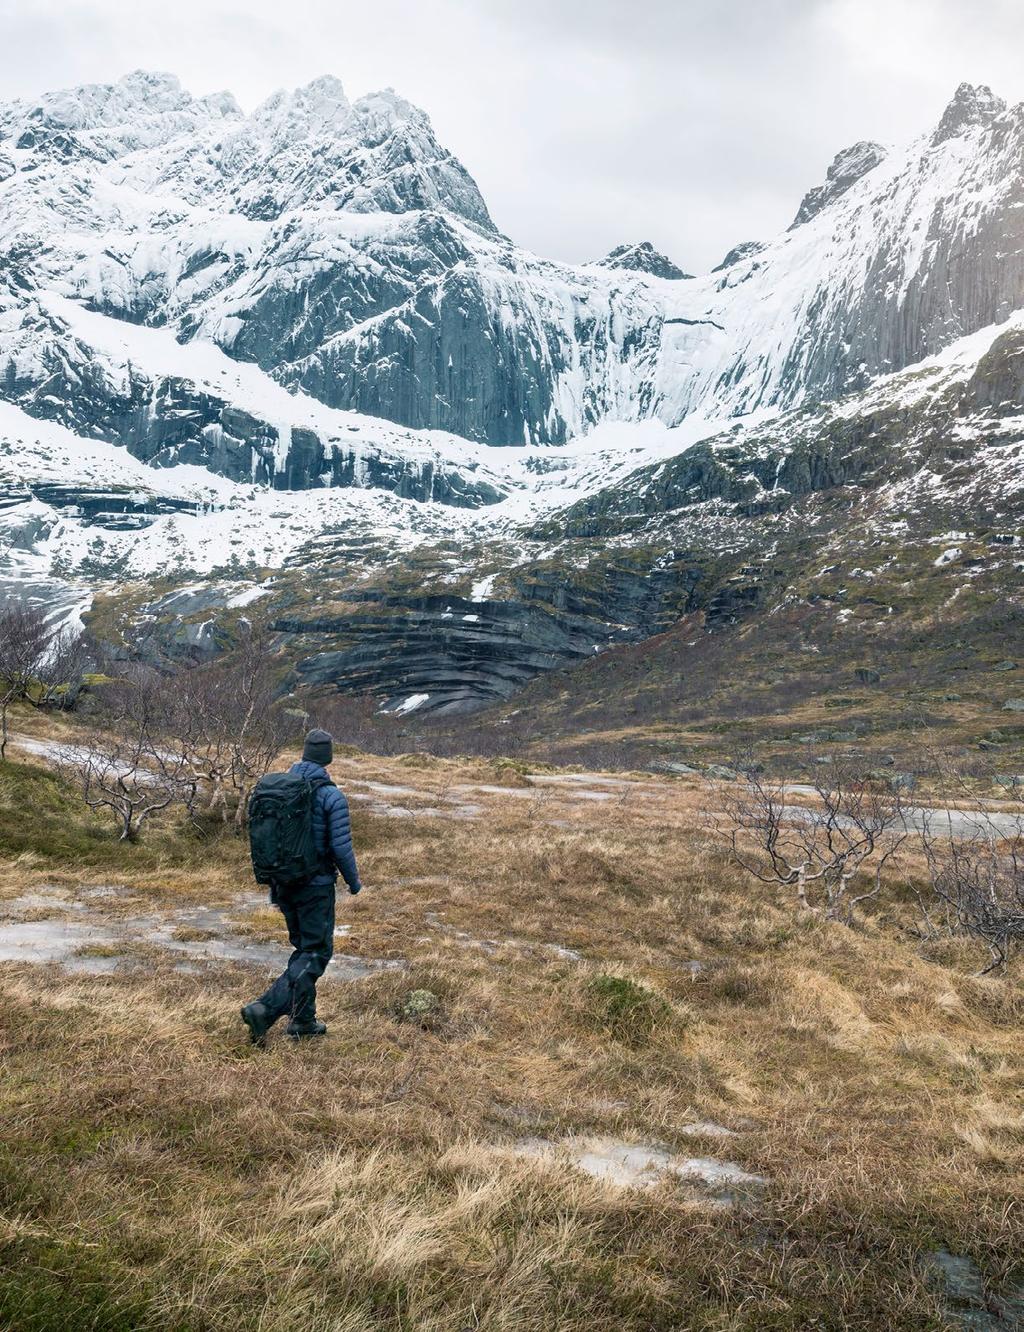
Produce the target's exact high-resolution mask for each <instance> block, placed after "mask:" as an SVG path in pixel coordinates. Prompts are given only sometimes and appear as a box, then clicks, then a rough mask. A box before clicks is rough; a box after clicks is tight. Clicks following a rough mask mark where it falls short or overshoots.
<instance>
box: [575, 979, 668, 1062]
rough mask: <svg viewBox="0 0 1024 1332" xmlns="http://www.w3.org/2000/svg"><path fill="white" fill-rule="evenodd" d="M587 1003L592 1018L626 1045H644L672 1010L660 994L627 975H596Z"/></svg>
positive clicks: (587, 996) (591, 982)
mask: <svg viewBox="0 0 1024 1332" xmlns="http://www.w3.org/2000/svg"><path fill="white" fill-rule="evenodd" d="M586 1003H587V1013H588V1016H589V1017H590V1019H591V1020H592V1022H593V1023H594V1024H595V1025H596V1026H597V1027H598V1028H599V1029H600V1030H602V1031H604V1032H607V1033H608V1035H609V1036H612V1037H613V1038H614V1039H615V1040H617V1041H623V1042H624V1043H625V1044H627V1045H642V1044H643V1043H644V1042H645V1041H647V1040H648V1039H649V1038H650V1037H651V1035H652V1033H653V1032H654V1029H655V1028H656V1027H657V1026H658V1025H659V1024H661V1023H663V1022H665V1021H666V1020H667V1018H668V1017H669V1016H670V1014H671V1009H670V1008H669V1006H668V1004H667V1003H666V1002H665V1000H664V999H662V998H661V996H660V995H657V994H655V993H654V991H653V990H650V989H648V988H647V986H646V985H642V984H640V982H639V981H634V980H630V978H629V977H628V976H607V975H604V976H595V977H594V979H593V980H591V981H590V982H589V984H588V985H587V989H586Z"/></svg>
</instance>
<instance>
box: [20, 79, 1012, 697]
mask: <svg viewBox="0 0 1024 1332" xmlns="http://www.w3.org/2000/svg"><path fill="white" fill-rule="evenodd" d="M801 213H803V214H804V216H803V217H802V220H800V223H799V225H798V226H795V227H794V228H791V229H790V231H788V232H785V233H782V235H780V236H778V237H775V238H774V239H772V240H770V241H768V242H746V243H744V244H742V245H740V246H736V247H734V248H733V249H732V250H731V251H730V252H729V253H728V254H727V255H726V257H725V259H724V260H723V262H722V263H721V264H719V265H717V266H716V268H715V269H714V270H713V271H712V272H711V273H709V274H704V275H701V276H697V277H689V276H687V275H685V274H684V273H683V272H682V270H681V269H678V267H677V266H675V265H674V264H672V263H671V261H670V260H667V259H666V258H665V257H664V256H662V255H659V254H658V253H657V252H656V251H654V249H653V246H651V245H650V244H649V243H648V242H643V243H640V244H626V245H623V246H620V247H618V248H617V250H615V251H613V252H612V255H611V256H608V257H607V258H606V259H604V260H601V261H598V262H597V263H593V264H583V265H576V266H573V265H565V264H558V263H555V262H553V261H548V260H545V259H542V258H539V257H538V256H535V255H531V254H529V253H528V252H526V251H524V250H522V249H520V248H519V247H517V246H516V245H515V244H514V243H513V242H512V241H511V240H509V239H508V238H507V237H505V236H502V235H501V233H500V232H498V231H497V229H496V228H495V227H494V224H493V221H492V220H491V219H490V215H489V213H488V212H487V208H486V204H485V203H484V201H483V199H482V197H481V196H480V194H479V191H478V190H477V188H476V185H475V183H474V182H473V181H472V179H471V177H469V175H468V173H466V172H465V170H464V168H463V167H462V166H461V164H460V163H459V162H458V161H457V159H456V158H454V157H453V156H452V155H451V154H450V153H449V152H448V151H447V150H446V149H444V148H443V147H442V146H441V145H440V144H439V143H438V142H437V140H436V138H435V137H434V135H433V131H432V128H431V126H430V121H429V117H427V116H426V115H425V113H423V112H421V111H419V110H418V109H417V108H415V107H413V106H411V105H410V104H409V103H407V102H405V101H404V100H403V99H402V98H401V97H399V96H398V94H396V93H393V92H391V91H390V90H389V91H387V92H384V93H380V94H371V95H370V96H369V97H366V98H360V99H358V100H357V101H356V102H354V103H350V102H349V100H348V98H347V96H346V95H345V92H344V88H343V86H342V85H341V83H340V81H338V80H336V79H333V78H330V77H326V78H324V79H320V80H315V81H314V82H313V83H311V84H309V85H307V86H306V87H305V88H302V89H298V90H295V91H293V92H291V93H284V92H283V93H279V94H275V95H273V96H272V97H271V98H269V99H267V101H265V102H264V103H263V104H262V105H261V106H260V107H259V108H257V109H256V111H254V112H253V113H251V114H250V115H246V114H245V113H244V112H242V111H241V110H240V109H239V108H238V106H237V103H235V102H234V99H233V98H231V97H230V95H228V94H215V95H212V96H211V97H208V98H199V99H196V98H192V97H191V96H190V95H189V94H188V93H186V92H185V91H184V90H183V89H181V86H180V84H179V83H178V82H177V80H176V79H175V78H174V77H173V76H172V75H147V74H144V73H141V72H140V73H136V74H134V75H130V76H126V79H124V80H121V81H120V83H119V84H116V85H108V86H106V87H104V88H99V89H97V88H95V87H93V88H89V89H84V90H79V92H78V94H75V93H65V94H55V95H52V96H51V97H49V98H44V99H41V101H40V103H39V104H38V105H37V106H27V105H26V104H23V103H21V104H7V105H6V106H0V402H2V403H4V406H3V410H2V411H0V491H2V496H0V564H2V566H3V567H0V592H2V590H3V587H4V586H16V585H18V584H19V583H21V584H22V585H23V586H25V587H27V588H29V589H31V588H32V587H36V588H40V589H43V588H45V589H46V595H48V596H51V597H55V599H56V602H59V604H60V606H61V607H62V608H63V609H62V611H61V613H65V611H68V613H71V614H73V615H75V616H83V615H84V616H85V618H86V620H87V622H88V624H89V629H90V632H91V633H93V634H95V635H96V636H98V637H103V636H105V635H106V636H108V637H109V636H111V635H112V636H113V638H114V639H117V640H118V641H121V642H122V643H123V644H125V643H127V642H130V641H139V637H138V632H137V631H138V629H139V626H142V625H147V626H148V627H149V631H152V633H155V634H156V635H157V638H158V639H159V640H160V641H161V642H163V644H164V647H165V649H166V650H168V651H171V652H172V653H177V654H181V653H184V654H185V655H188V654H189V653H193V652H208V651H215V650H221V649H222V648H223V646H224V645H225V644H227V643H229V642H230V636H231V626H232V624H233V623H234V622H235V621H236V620H237V617H238V615H239V614H241V613H242V610H241V608H242V606H244V605H247V604H249V603H248V601H246V600H244V598H246V597H249V596H250V594H251V596H252V597H253V598H254V599H255V600H258V601H259V602H260V603H261V610H263V611H264V612H265V613H267V614H270V615H271V616H272V617H275V622H276V623H277V624H278V626H279V629H280V633H281V635H282V638H281V642H282V645H283V650H284V651H285V652H286V654H287V655H288V657H289V660H290V661H291V662H292V666H293V674H292V676H291V677H290V678H291V679H292V683H293V685H294V686H295V687H300V686H302V687H309V686H311V685H315V686H316V687H318V688H321V687H339V688H357V689H360V690H366V691H369V692H371V693H373V694H375V695H376V696H377V697H378V699H379V700H380V701H381V703H382V704H383V706H384V707H385V708H388V709H401V710H402V715H403V716H407V715H408V713H409V712H410V711H413V710H422V711H423V713H425V714H426V713H431V712H435V711H436V712H440V713H442V714H443V713H445V712H448V711H455V712H459V711H463V710H467V709H471V708H476V707H480V706H486V705H493V704H495V703H500V702H501V701H502V700H505V699H507V698H509V697H510V695H511V693H513V692H515V691H516V690H517V689H519V688H520V687H521V686H522V685H523V684H524V683H525V682H526V681H528V680H529V679H530V678H532V676H533V675H535V674H538V673H545V672H547V671H550V670H557V669H559V668H561V667H564V666H566V665H567V664H568V665H572V664H578V663H579V662H581V661H583V660H586V659H587V657H588V656H589V655H591V654H593V653H598V654H601V653H604V652H606V651H607V652H611V653H612V654H614V653H615V652H616V651H618V650H619V647H620V646H621V645H623V644H628V643H635V642H639V641H643V639H644V637H645V636H646V635H650V634H652V633H661V632H664V631H666V630H667V629H668V628H669V627H670V626H671V624H672V623H674V622H675V621H677V620H679V619H680V617H683V618H685V617H690V616H693V615H703V616H705V617H706V624H707V627H708V628H709V629H710V630H711V631H712V632H722V631H724V630H727V629H728V626H730V625H733V624H737V625H738V624H742V623H746V622H747V621H748V619H749V617H750V616H751V615H754V616H755V618H756V617H757V616H759V615H768V614H770V613H772V609H773V607H777V606H779V605H781V604H782V601H779V598H780V597H781V598H782V599H783V601H784V599H785V596H786V595H787V594H786V590H785V586H781V587H775V586H774V584H769V583H766V584H761V583H757V582H756V580H755V582H754V583H753V584H750V585H749V586H748V581H749V580H746V581H745V579H744V576H743V575H742V572H741V570H742V568H744V567H746V565H747V564H750V563H751V561H753V562H755V563H756V562H758V561H763V560H764V559H766V558H767V559H775V558H777V559H778V565H779V567H780V568H784V569H786V570H787V574H786V577H790V578H792V579H794V580H795V582H794V584H793V585H794V586H798V585H799V586H802V585H803V582H802V580H803V581H806V578H807V577H808V576H809V575H807V571H806V569H805V567H804V564H803V563H802V561H804V560H805V559H806V558H808V557H807V556H805V555H804V554H800V550H801V549H802V547H801V546H800V542H799V532H800V527H801V525H802V524H810V525H811V527H814V525H815V524H817V523H819V522H822V521H827V522H828V523H832V524H838V526H837V527H836V531H837V534H841V533H846V534H848V535H849V536H850V539H852V532H853V529H852V528H851V527H850V526H849V524H851V523H854V522H856V521H860V520H859V519H855V518H854V517H853V515H855V514H860V513H861V512H862V511H863V512H864V513H867V512H869V511H870V512H872V513H875V514H883V515H888V516H887V517H886V519H885V521H886V523H890V524H891V523H892V522H895V521H897V519H896V517H895V515H896V513H897V512H898V506H899V505H900V504H903V505H905V506H907V514H908V519H907V521H908V522H909V525H910V528H912V529H913V530H914V531H915V532H916V533H917V534H918V535H917V537H916V538H915V539H916V540H920V541H922V542H926V541H927V540H928V539H929V538H928V532H929V531H930V530H931V529H930V527H929V524H931V523H934V524H938V525H941V524H945V527H947V528H948V527H949V526H950V519H949V517H948V515H949V514H950V513H951V512H952V511H954V510H955V509H956V507H957V506H958V505H959V506H960V507H961V508H962V510H963V513H964V514H965V515H968V514H969V515H973V517H972V519H971V521H977V522H978V523H979V524H990V523H991V522H993V521H996V519H997V518H998V515H999V513H1002V518H1000V519H999V521H1002V522H1006V523H1010V524H1011V525H1012V522H1013V521H1016V515H1017V514H1018V513H1019V509H1020V491H1021V487H1020V477H1019V470H1020V461H1019V445H1020V439H1021V430H1020V426H1019V420H1018V418H1019V417H1020V416H1021V414H1022V410H1024V409H1022V403H1021V395H1020V393H1019V370H1018V367H1019V365H1020V364H1021V360H1020V357H1021V352H1020V348H1019V344H1018V340H1017V322H1016V317H1017V313H1018V312H1019V310H1020V308H1021V305H1022V299H1021V292H1022V291H1024V108H1022V107H1012V108H1007V107H1006V105H1005V103H1003V102H1002V101H1001V100H1000V99H998V98H996V97H995V96H994V95H993V94H992V93H991V92H990V90H988V89H987V88H984V87H979V88H971V87H970V86H969V85H962V86H961V88H960V89H958V90H957V93H956V94H955V95H954V98H953V100H952V102H951V103H950V105H949V107H948V108H947V110H946V112H945V113H944V114H943V117H942V119H941V121H940V122H939V125H938V126H937V127H936V129H935V130H933V131H932V132H931V133H929V134H926V135H923V136H921V137H920V138H919V139H917V140H916V141H915V142H914V143H913V144H911V145H909V146H908V147H906V148H904V149H902V150H895V149H891V150H887V151H885V152H883V151H882V150H881V148H880V147H879V145H875V144H870V143H861V144H857V145H854V148H853V149H850V150H846V151H845V152H843V153H840V154H838V155H837V157H836V159H835V160H834V161H833V163H832V166H831V167H830V168H829V171H828V173H827V175H826V180H825V183H824V185H822V186H819V187H815V189H813V190H811V191H809V192H808V194H807V195H806V196H805V199H804V201H803V203H802V204H801V207H800V211H799V212H798V218H799V217H800V214H801ZM961 382H969V383H970V384H971V385H972V387H971V390H970V394H968V395H966V396H965V391H963V390H961V389H960V388H958V387H957V385H958V384H961ZM986 395H988V397H986ZM944 431H945V432H952V433H951V434H950V437H949V438H947V437H946V434H944ZM101 446H102V447H101ZM119 451H120V452H119ZM79 454H80V455H81V457H82V459H83V460H85V461H86V462H87V464H88V465H87V466H86V465H85V462H83V468H84V470H83V468H79V467H78V466H77V463H76V456H77V455H79ZM121 458H123V460H124V461H123V462H121V461H119V459H121ZM971 458H973V459H974V462H975V472H974V473H972V472H971V471H970V463H969V461H966V460H969V459H971ZM965 467H967V469H968V470H967V473H966V474H964V468H965ZM62 472H63V474H62ZM986 486H987V487H988V498H987V499H986V498H985V495H984V494H983V493H982V492H983V491H984V489H985V487H986ZM940 491H941V492H942V494H943V495H944V496H945V497H946V498H944V499H942V502H941V503H940V502H938V499H939V494H940ZM837 505H838V507H836V506H837ZM999 505H1002V506H1003V508H1002V510H1000V509H999ZM824 514H827V515H830V516H829V517H828V519H827V520H825V519H823V518H822V515H824ZM837 514H839V515H846V516H842V517H841V518H837V517H836V515H837ZM886 530H888V528H886ZM939 535H941V533H940V534H939ZM837 539H839V536H838V535H837ZM843 539H845V538H843ZM772 552H775V553H774V554H772ZM779 552H782V553H781V554H780V553H779ZM951 564H952V566H953V567H952V568H951V569H950V570H946V571H945V573H944V575H943V576H944V577H953V576H954V575H956V574H957V573H958V572H959V571H958V567H957V566H956V562H955V561H953V562H951ZM168 569H174V570H175V571H176V572H175V574H174V575H173V576H171V577H168V576H167V575H166V574H165V573H164V572H163V571H165V570H168ZM310 570H315V571H316V574H317V579H318V580H319V582H320V583H321V584H322V588H321V592H320V594H319V595H318V596H317V597H314V598H313V600H312V601H310V599H309V594H308V590H307V588H306V586H304V584H306V583H308V581H309V580H308V573H309V571H310ZM780 576H781V575H780ZM196 578H198V579H199V580H200V583H199V584H198V585H197V588H196V590H192V591H187V587H186V584H188V585H189V586H191V583H189V580H193V581H194V580H195V579H196ZM964 586H965V587H966V586H967V585H966V584H965V585H964ZM55 589H58V590H56V591H55ZM59 589H63V590H59ZM474 589H477V590H479V589H485V590H484V591H474ZM186 592H187V595H186ZM801 595H802V594H801ZM1011 595H1012V594H1011ZM239 597H242V598H243V601H242V602H238V600H237V599H238V598H239ZM56 602H55V604H56ZM332 604H346V605H352V606H358V607H359V608H360V609H359V611H358V614H356V613H355V612H353V623H354V624H355V625H357V626H358V632H356V631H355V630H354V631H353V633H351V634H350V633H346V632H343V622H342V621H339V619H338V617H337V615H336V614H334V613H333V612H330V611H329V609H325V608H328V607H329V606H330V605H332ZM69 608H70V609H69ZM90 608H91V609H90ZM119 625H120V626H121V627H120V628H118V626H119ZM132 625H134V626H135V628H134V629H133V628H131V626H132ZM413 626H415V633H413V632H412V627H413ZM125 629H127V633H125V632H124V631H125ZM147 641H148V640H147ZM617 645H619V646H617ZM417 663H418V664H417ZM411 698H415V699H417V700H420V701H419V702H417V703H416V705H415V709H412V708H410V707H407V706H406V705H407V704H408V700H409V699H411Z"/></svg>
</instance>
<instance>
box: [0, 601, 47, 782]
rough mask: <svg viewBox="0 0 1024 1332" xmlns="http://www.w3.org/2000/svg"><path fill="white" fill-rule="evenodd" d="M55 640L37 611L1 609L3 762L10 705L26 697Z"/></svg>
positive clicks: (21, 606)
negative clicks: (52, 641)
mask: <svg viewBox="0 0 1024 1332" xmlns="http://www.w3.org/2000/svg"><path fill="white" fill-rule="evenodd" d="M52 638H53V631H52V630H51V629H50V627H49V626H48V625H47V623H46V616H45V615H44V614H43V612H42V611H41V610H39V608H38V607H36V606H28V605H25V604H24V603H22V602H17V601H15V602H11V603H9V604H8V605H5V606H3V607H0V760H2V759H5V758H6V757H7V740H8V727H7V721H8V714H9V712H10V707H11V704H12V703H14V702H16V701H17V700H18V699H20V698H25V697H27V695H28V691H29V688H30V686H31V684H32V681H33V680H34V679H35V678H36V676H37V675H38V673H39V671H40V669H41V666H42V663H43V662H44V661H45V659H46V654H47V649H48V648H49V646H50V643H51V640H52Z"/></svg>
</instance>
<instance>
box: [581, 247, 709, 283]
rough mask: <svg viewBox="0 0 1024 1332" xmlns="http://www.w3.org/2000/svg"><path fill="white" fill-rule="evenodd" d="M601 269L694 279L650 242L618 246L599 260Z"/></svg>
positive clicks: (673, 278) (674, 278)
mask: <svg viewBox="0 0 1024 1332" xmlns="http://www.w3.org/2000/svg"><path fill="white" fill-rule="evenodd" d="M596 262H597V264H598V266H599V267H601V268H622V269H626V270H627V271H629V272H633V273H647V274H649V275H650V276H651V277H659V278H668V279H670V280H672V281H678V280H679V279H680V278H689V277H692V276H693V274H692V273H684V272H683V270H682V269H681V268H679V267H678V265H676V264H674V263H673V262H672V260H671V259H669V258H667V257H666V256H665V255H663V254H662V253H661V251H660V250H656V249H655V248H654V246H653V245H652V244H651V242H650V241H639V242H638V243H636V244H634V245H617V246H616V247H615V249H614V250H612V251H610V253H608V254H606V255H605V257H604V258H603V259H598V260H597V261H596Z"/></svg>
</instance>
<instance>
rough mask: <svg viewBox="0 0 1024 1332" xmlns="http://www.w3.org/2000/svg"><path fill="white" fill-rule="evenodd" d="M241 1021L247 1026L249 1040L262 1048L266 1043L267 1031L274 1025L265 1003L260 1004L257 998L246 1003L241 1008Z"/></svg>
mask: <svg viewBox="0 0 1024 1332" xmlns="http://www.w3.org/2000/svg"><path fill="white" fill-rule="evenodd" d="M242 1021H243V1022H244V1023H245V1025H246V1026H247V1027H248V1028H249V1040H250V1041H252V1043H253V1045H256V1046H259V1048H260V1049H261V1050H262V1049H263V1047H264V1045H266V1043H267V1032H268V1031H269V1030H270V1028H271V1027H272V1026H273V1025H274V1019H273V1018H272V1017H271V1016H270V1013H269V1012H268V1011H267V1006H266V1004H261V1003H260V1001H259V1000H258V999H254V1000H253V1002H252V1003H251V1004H246V1006H245V1007H244V1008H243V1009H242Z"/></svg>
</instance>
